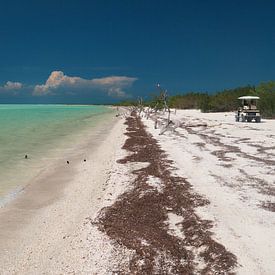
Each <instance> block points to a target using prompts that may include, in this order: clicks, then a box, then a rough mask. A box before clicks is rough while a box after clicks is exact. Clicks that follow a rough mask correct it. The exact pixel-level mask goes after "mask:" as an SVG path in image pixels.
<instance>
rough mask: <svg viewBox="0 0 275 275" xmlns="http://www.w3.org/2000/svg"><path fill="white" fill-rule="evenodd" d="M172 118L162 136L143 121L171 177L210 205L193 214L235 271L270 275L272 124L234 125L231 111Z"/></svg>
mask: <svg viewBox="0 0 275 275" xmlns="http://www.w3.org/2000/svg"><path fill="white" fill-rule="evenodd" d="M171 119H172V120H173V121H174V122H175V123H176V124H177V126H179V127H172V128H174V129H171V130H172V131H170V130H169V131H167V132H165V133H164V134H163V135H159V133H160V129H157V130H155V129H154V127H153V126H154V122H153V121H152V120H146V119H144V120H143V121H144V123H145V124H146V125H147V126H148V130H149V132H151V133H152V135H153V136H154V137H155V138H156V139H157V140H158V141H159V143H160V145H161V148H162V149H163V150H165V152H166V153H168V158H169V159H171V160H173V161H174V163H175V166H176V167H177V168H178V170H177V171H175V173H176V174H177V175H180V176H183V177H186V179H187V181H188V182H189V183H190V184H191V185H192V187H193V188H194V190H195V191H196V192H198V193H199V194H201V195H203V196H204V197H205V198H206V199H208V200H209V201H210V204H209V205H206V206H204V207H201V208H198V209H197V213H198V214H199V215H200V216H201V217H202V218H204V219H209V220H210V221H212V222H214V228H213V229H212V230H211V231H212V232H214V233H215V234H214V236H215V239H216V240H217V241H219V242H220V243H222V244H223V245H225V247H226V248H227V249H228V250H229V251H230V252H232V253H233V254H234V255H236V257H237V261H238V264H239V267H238V269H237V273H239V274H274V272H275V258H274V255H275V243H274V240H273V238H274V232H275V212H274V210H275V207H274V206H275V180H274V179H275V172H274V171H275V141H274V137H275V136H274V133H275V121H264V122H263V123H261V124H255V123H254V124H253V123H250V124H249V123H235V122H234V121H233V119H234V116H233V114H232V113H220V114H201V113H200V112H198V111H192V110H190V111H188V110H186V111H178V112H177V114H176V115H172V117H171ZM159 120H160V121H161V120H162V119H161V118H159ZM196 125H198V126H196Z"/></svg>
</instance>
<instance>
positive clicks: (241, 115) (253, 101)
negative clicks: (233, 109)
mask: <svg viewBox="0 0 275 275" xmlns="http://www.w3.org/2000/svg"><path fill="white" fill-rule="evenodd" d="M238 99H239V100H241V104H242V106H241V107H239V108H238V111H237V113H236V116H235V118H236V121H241V122H245V121H247V122H251V121H252V120H255V122H261V115H260V111H259V110H258V109H257V100H259V99H260V98H259V97H258V96H241V97H239V98H238Z"/></svg>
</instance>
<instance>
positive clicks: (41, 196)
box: [0, 116, 124, 274]
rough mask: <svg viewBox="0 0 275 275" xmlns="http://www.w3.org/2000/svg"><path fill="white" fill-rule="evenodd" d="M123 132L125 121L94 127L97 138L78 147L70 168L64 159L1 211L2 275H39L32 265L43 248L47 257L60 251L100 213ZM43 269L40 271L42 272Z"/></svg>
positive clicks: (0, 257) (71, 159)
mask: <svg viewBox="0 0 275 275" xmlns="http://www.w3.org/2000/svg"><path fill="white" fill-rule="evenodd" d="M123 129H124V125H123V123H122V120H121V119H118V118H114V116H113V117H112V118H110V119H109V120H108V121H107V120H106V121H105V122H103V125H99V126H98V127H97V126H96V127H93V128H92V136H93V138H90V140H89V141H88V142H84V143H82V144H80V145H77V146H76V148H75V151H74V152H71V155H70V164H69V165H68V164H67V163H66V161H65V159H64V161H62V162H60V163H59V164H57V163H54V164H53V165H52V166H51V167H50V169H49V170H48V171H42V172H41V173H40V174H39V175H38V176H37V177H36V178H35V179H34V182H33V183H31V184H29V185H28V186H26V187H25V189H24V194H20V196H18V197H17V198H16V199H15V200H13V201H11V202H10V203H9V204H8V205H6V206H5V207H3V208H1V209H0V220H1V224H0V237H1V238H0V249H1V256H0V262H1V268H0V273H2V274H3V273H14V272H19V273H23V274H26V273H29V272H30V273H32V272H34V271H35V272H37V268H35V267H36V266H37V265H39V261H38V259H33V260H34V262H35V263H34V262H32V261H31V260H30V259H29V256H30V255H36V256H35V257H40V256H41V255H40V253H41V252H42V251H41V252H40V251H39V248H41V247H43V250H45V249H46V250H48V253H50V251H51V252H53V251H52V250H56V249H55V248H54V247H55V246H59V245H60V244H61V243H62V242H63V240H64V239H63V237H64V236H66V235H68V234H70V233H72V232H71V231H72V230H73V231H74V230H76V228H77V226H78V225H79V222H81V223H82V221H83V219H84V218H85V217H84V216H89V215H90V214H91V213H90V212H91V209H93V212H95V211H96V210H97V209H98V208H99V200H98V198H101V197H102V196H103V193H104V190H103V183H104V182H105V181H106V177H107V174H106V172H107V171H108V170H110V165H111V164H112V160H113V158H114V156H115V154H116V153H117V151H119V150H120V148H121V146H120V145H121V143H122V142H123V139H124V136H123V135H122V134H121V133H122V132H124V130H123ZM114 141H116V142H114ZM84 153H85V154H84ZM84 158H85V159H86V162H84V161H83V159H84ZM113 161H114V160H113ZM57 162H58V161H57ZM88 206H90V207H88ZM59 222H61V224H59ZM47 235H48V238H46V236H47ZM51 242H52V243H55V244H54V245H53V244H50V243H51ZM60 242H61V243H60ZM46 254H47V253H46ZM46 254H45V255H43V257H46V258H47V256H48V255H47V256H46ZM49 258H51V257H48V259H49ZM44 267H45V266H44ZM44 267H42V266H40V268H41V269H40V270H41V272H44V271H45V270H44ZM47 268H50V265H49V266H48V267H47ZM47 268H46V269H47ZM35 272H34V273H35Z"/></svg>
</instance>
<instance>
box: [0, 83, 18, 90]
mask: <svg viewBox="0 0 275 275" xmlns="http://www.w3.org/2000/svg"><path fill="white" fill-rule="evenodd" d="M22 87H23V84H22V83H20V82H12V81H7V82H6V84H5V85H4V86H1V87H0V89H1V90H5V91H14V90H20V89H21V88H22Z"/></svg>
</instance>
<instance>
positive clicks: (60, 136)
mask: <svg viewBox="0 0 275 275" xmlns="http://www.w3.org/2000/svg"><path fill="white" fill-rule="evenodd" d="M111 113H112V110H111V109H110V108H107V107H104V106H84V105H9V104H7V105H1V104H0V206H1V204H3V203H4V202H5V201H6V200H7V199H10V197H11V196H12V195H13V193H14V192H17V191H18V190H20V189H21V188H22V187H24V185H25V184H26V183H27V182H28V181H29V180H30V179H31V178H32V177H33V176H34V175H35V174H37V173H38V172H39V170H41V169H42V168H43V165H45V160H47V159H48V160H49V159H55V158H56V157H57V156H58V155H59V156H60V154H63V153H64V152H65V151H66V150H67V149H68V148H70V147H71V146H72V145H73V144H74V143H75V142H76V141H77V139H78V138H79V137H81V135H84V133H85V131H87V130H88V129H89V131H90V130H91V129H92V127H94V126H96V125H97V123H98V122H99V121H100V120H101V119H104V117H106V116H110V114H111ZM25 155H28V158H27V159H25Z"/></svg>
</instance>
